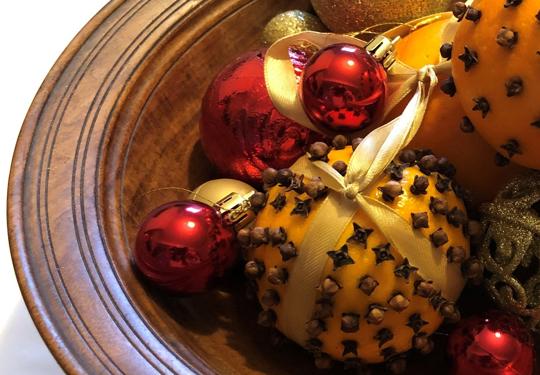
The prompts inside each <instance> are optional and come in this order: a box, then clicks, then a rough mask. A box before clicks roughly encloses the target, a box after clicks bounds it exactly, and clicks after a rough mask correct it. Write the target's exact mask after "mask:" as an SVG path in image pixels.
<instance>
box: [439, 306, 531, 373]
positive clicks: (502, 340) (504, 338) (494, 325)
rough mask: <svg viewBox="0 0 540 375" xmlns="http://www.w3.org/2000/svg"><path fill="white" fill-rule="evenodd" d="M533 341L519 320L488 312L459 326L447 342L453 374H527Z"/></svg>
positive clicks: (529, 369) (501, 313)
mask: <svg viewBox="0 0 540 375" xmlns="http://www.w3.org/2000/svg"><path fill="white" fill-rule="evenodd" d="M533 345H534V343H533V340H532V337H531V334H530V332H529V331H528V329H527V328H526V327H525V326H524V325H523V323H521V321H520V320H519V319H518V318H517V317H515V316H513V315H510V314H508V313H504V312H501V311H490V312H486V313H484V314H481V315H477V316H473V317H471V318H468V319H466V320H464V321H462V322H461V323H460V325H459V326H458V327H457V328H456V329H455V330H454V331H453V332H452V334H451V335H450V339H449V341H448V353H449V355H450V357H451V359H452V360H453V364H454V369H453V370H454V373H455V374H459V375H530V374H532V373H533V368H534V348H533Z"/></svg>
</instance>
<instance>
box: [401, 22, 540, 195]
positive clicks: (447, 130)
mask: <svg viewBox="0 0 540 375" xmlns="http://www.w3.org/2000/svg"><path fill="white" fill-rule="evenodd" d="M447 23H448V19H443V20H440V21H436V22H433V23H432V24H429V25H427V26H424V27H422V28H420V29H418V30H416V31H414V32H412V33H411V34H410V35H408V36H407V37H405V38H404V39H403V40H402V41H401V42H400V43H398V45H397V49H396V50H397V56H398V59H399V60H401V61H402V62H404V63H405V64H407V65H409V66H411V67H413V68H417V69H418V68H421V67H423V66H424V65H426V64H438V63H439V62H440V61H441V56H440V51H439V50H440V46H441V43H442V31H443V29H444V27H446V25H447ZM539 28H540V27H539ZM446 78H447V77H440V81H441V82H444V81H445V79H446ZM397 114H398V113H396V115H397ZM465 116H466V114H465V111H464V110H463V108H462V106H461V103H460V101H459V99H458V98H457V97H456V96H454V97H450V96H448V95H445V94H444V93H443V92H442V91H441V90H440V89H436V90H435V92H434V94H433V96H432V97H431V101H430V103H429V105H428V109H427V112H426V116H425V118H424V122H423V124H422V126H421V127H420V130H419V131H418V133H417V135H416V137H415V138H414V139H413V141H412V142H411V144H410V146H411V147H413V148H420V147H425V148H430V149H431V150H432V151H433V152H434V153H435V154H438V155H445V156H446V157H448V159H450V160H451V161H452V163H454V165H455V166H456V168H457V174H456V180H457V181H459V182H460V183H462V184H463V185H464V186H467V188H468V189H469V190H470V192H471V193H472V198H473V202H474V203H475V204H479V203H482V202H489V201H491V200H492V199H493V198H494V197H495V195H496V194H497V192H498V191H499V190H500V188H502V186H504V184H505V183H506V182H508V181H509V180H510V179H511V178H513V177H514V176H517V175H518V174H520V173H522V172H523V171H524V169H523V168H521V167H519V166H517V165H515V164H513V163H510V164H509V165H507V166H506V167H504V168H502V167H499V166H497V165H496V164H495V154H496V151H495V150H493V148H492V147H491V146H489V145H488V144H487V143H486V142H485V141H484V139H483V138H482V137H481V135H480V134H479V132H477V131H474V128H467V125H468V124H467V123H465V124H464V123H463V122H464V117H465ZM465 121H466V120H465ZM478 171H482V173H478Z"/></svg>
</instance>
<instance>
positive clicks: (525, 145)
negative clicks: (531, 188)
mask: <svg viewBox="0 0 540 375" xmlns="http://www.w3.org/2000/svg"><path fill="white" fill-rule="evenodd" d="M539 12H540V1H538V0H531V1H523V2H522V1H517V0H476V1H475V2H474V4H473V7H467V6H466V5H465V4H463V3H461V4H460V3H458V5H457V6H456V8H455V11H454V15H456V17H458V19H461V22H460V24H459V27H458V29H457V33H456V36H455V39H454V43H453V48H452V76H453V79H454V82H455V87H456V90H457V96H458V97H459V100H460V102H461V104H462V105H463V108H464V109H465V113H466V115H467V116H468V117H469V119H470V121H471V122H472V124H474V126H475V129H476V130H477V131H478V133H480V135H481V136H482V137H483V138H484V139H485V140H486V142H487V143H489V144H490V145H491V146H492V147H494V148H495V149H496V150H497V151H498V156H497V161H498V163H499V164H505V163H507V162H508V160H509V159H510V160H512V161H514V162H516V163H518V164H521V165H523V166H526V167H529V168H535V169H540V147H539V144H540V107H539V105H538V98H539V97H540V85H539V84H538V82H540V69H539V67H540V52H539V50H540V44H539V42H538V41H539V40H540V13H539ZM482 172H484V171H482ZM482 175H483V178H486V179H487V180H490V178H488V177H487V176H485V174H484V173H482Z"/></svg>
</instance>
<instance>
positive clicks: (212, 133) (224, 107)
mask: <svg viewBox="0 0 540 375" xmlns="http://www.w3.org/2000/svg"><path fill="white" fill-rule="evenodd" d="M264 53H265V51H259V52H250V53H247V54H245V55H243V56H241V57H239V58H238V59H237V60H236V61H235V62H234V63H232V64H230V65H228V66H227V67H225V69H223V70H222V71H221V73H219V74H218V76H217V77H216V78H215V79H214V81H213V82H212V84H211V85H210V87H209V88H208V91H207V93H206V95H205V97H204V99H203V103H202V109H201V111H202V113H201V121H200V127H199V128H200V134H201V142H202V146H203V148H204V151H205V153H206V155H207V156H208V159H209V160H210V161H211V162H212V163H213V164H214V165H215V166H216V167H217V168H218V170H219V172H221V174H223V175H225V176H227V177H232V178H236V179H239V180H243V181H245V182H249V183H258V182H260V179H261V173H262V171H263V170H265V169H267V168H269V167H272V168H275V169H281V168H287V167H290V166H291V165H292V164H293V163H294V162H295V161H296V159H298V158H299V157H300V156H302V155H303V154H304V153H305V152H306V150H307V147H308V146H309V145H310V144H311V143H312V142H313V141H314V136H315V133H314V132H312V131H310V130H309V129H307V128H305V127H303V126H301V125H299V124H297V123H295V122H293V121H291V120H289V119H288V118H286V117H284V116H282V115H281V114H280V113H279V112H278V111H277V110H276V108H275V107H274V105H273V104H272V101H271V99H270V97H269V96H268V92H267V89H266V85H265V81H264Z"/></svg>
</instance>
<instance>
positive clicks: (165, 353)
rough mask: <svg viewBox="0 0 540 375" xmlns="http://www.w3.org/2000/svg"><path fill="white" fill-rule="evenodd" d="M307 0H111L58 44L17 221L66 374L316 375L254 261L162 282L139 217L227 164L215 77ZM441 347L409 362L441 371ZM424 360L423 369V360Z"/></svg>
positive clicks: (28, 146) (21, 168)
mask: <svg viewBox="0 0 540 375" xmlns="http://www.w3.org/2000/svg"><path fill="white" fill-rule="evenodd" d="M308 6H309V1H308V0H295V1H294V2H292V1H290V0H192V1H174V0H125V1H120V0H114V1H112V2H111V3H110V4H108V5H107V6H106V7H105V8H104V9H103V10H102V11H101V12H100V13H99V14H98V15H97V16H96V17H95V18H94V19H92V20H91V21H90V23H89V24H88V25H87V26H86V27H85V28H84V29H83V30H82V31H81V32H80V33H79V35H78V36H77V37H76V38H75V40H74V41H73V42H72V43H71V44H70V46H69V47H68V48H67V50H66V51H65V52H64V53H63V55H62V56H61V57H60V59H59V60H58V62H57V63H56V65H55V66H54V68H53V69H52V71H51V72H50V74H49V76H48V77H47V79H46V80H45V82H44V83H43V86H42V88H41V90H40V91H39V93H38V94H37V96H36V99H35V101H34V103H33V105H32V107H31V109H30V111H29V113H28V115H27V118H26V121H25V123H24V126H23V129H22V132H21V135H20V139H19V142H18V145H17V148H16V151H15V156H14V160H13V166H12V171H11V177H10V185H9V209H8V211H9V212H8V215H9V234H10V241H11V248H12V254H13V259H14V263H15V268H16V271H17V276H18V278H19V282H20V285H21V288H22V291H23V295H24V298H25V301H26V303H27V305H28V307H29V309H30V312H31V314H32V316H33V318H34V321H35V323H36V325H37V327H38V329H39V331H40V332H41V334H42V336H43V337H44V339H45V341H46V342H47V344H48V345H49V347H50V349H51V350H52V352H53V354H54V355H55V357H56V359H57V360H58V361H59V362H60V364H61V365H62V366H63V368H64V369H65V370H66V371H67V372H68V373H92V374H101V373H113V374H155V373H162V374H170V373H190V372H193V373H201V374H217V373H219V374H311V373H313V372H314V367H313V365H312V359H311V358H310V356H309V355H308V354H306V353H305V352H304V351H303V350H302V349H300V348H299V347H297V346H295V345H293V344H290V343H288V344H285V346H283V347H281V348H278V349H276V348H273V347H272V346H271V344H270V341H271V340H270V338H269V336H268V334H267V332H266V331H264V330H263V329H261V328H258V327H257V326H256V324H255V321H256V314H257V306H256V305H255V304H254V303H252V302H248V301H247V300H246V299H245V298H244V293H243V287H242V277H241V272H237V274H239V275H240V276H239V277H236V278H235V277H230V278H228V279H227V280H226V282H224V283H223V284H221V285H220V287H219V289H217V290H214V291H213V292H211V293H208V294H204V295H199V296H195V297H190V298H178V297H177V298H171V297H168V296H166V295H162V294H161V293H159V292H158V291H156V290H154V289H152V288H151V287H149V286H148V285H147V284H146V283H145V282H144V281H142V280H141V278H140V277H139V275H138V274H137V272H136V271H135V270H134V268H133V266H132V262H131V257H130V248H131V245H132V244H133V241H134V237H135V234H136V231H137V227H138V223H139V222H140V220H141V217H142V216H143V215H144V214H145V213H146V212H148V211H149V210H150V209H151V208H152V207H155V206H157V205H159V204H161V203H164V202H166V201H169V200H172V199H175V198H178V193H177V192H176V191H174V190H159V191H154V190H155V189H156V188H160V187H167V186H177V187H184V188H194V187H195V186H197V185H198V184H200V183H201V182H203V181H205V180H207V179H209V178H211V177H213V176H214V172H213V170H212V168H211V167H210V165H209V164H208V162H207V160H206V159H205V157H204V155H203V153H202V151H201V147H200V144H199V142H198V126H197V122H198V117H199V106H200V100H201V98H202V96H203V94H204V91H205V89H206V87H207V85H208V84H209V82H210V80H211V79H212V78H213V76H214V75H215V74H216V73H217V72H218V71H219V70H220V68H221V67H222V66H223V65H224V64H226V63H227V62H228V61H230V60H231V59H233V58H234V57H235V56H237V55H238V54H240V53H242V52H244V51H246V50H248V49H251V48H256V47H257V46H259V36H260V32H261V29H262V27H263V25H264V24H265V23H266V22H267V21H268V20H269V19H270V18H271V17H272V16H273V15H275V14H277V13H278V12H281V11H285V10H288V9H308ZM443 356H444V353H443V351H442V350H441V351H439V353H438V354H437V355H435V356H432V357H430V360H429V363H426V361H425V360H416V364H415V360H413V363H412V365H411V370H410V372H411V373H415V372H417V371H415V366H416V368H421V369H422V370H421V372H420V373H422V374H429V373H438V374H442V373H443V371H441V361H443V360H444V359H443ZM420 366H421V367H420Z"/></svg>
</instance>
